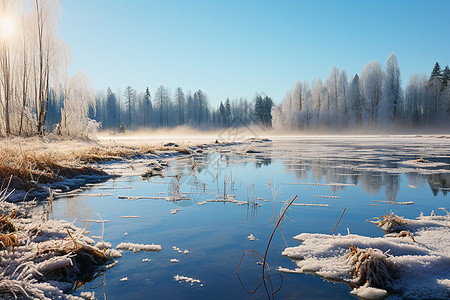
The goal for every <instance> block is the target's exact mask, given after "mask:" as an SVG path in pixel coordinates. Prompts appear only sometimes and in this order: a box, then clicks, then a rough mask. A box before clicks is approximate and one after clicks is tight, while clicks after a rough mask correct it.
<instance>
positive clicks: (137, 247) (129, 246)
mask: <svg viewBox="0 0 450 300" xmlns="http://www.w3.org/2000/svg"><path fill="white" fill-rule="evenodd" d="M116 249H118V250H131V251H133V253H136V252H139V251H150V252H157V251H161V245H155V244H151V245H146V244H135V243H120V244H119V245H117V247H116Z"/></svg>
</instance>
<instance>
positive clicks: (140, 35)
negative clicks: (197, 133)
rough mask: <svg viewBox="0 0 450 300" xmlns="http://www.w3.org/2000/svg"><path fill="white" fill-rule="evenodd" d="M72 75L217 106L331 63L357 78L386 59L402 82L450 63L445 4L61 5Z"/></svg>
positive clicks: (234, 0)
mask: <svg viewBox="0 0 450 300" xmlns="http://www.w3.org/2000/svg"><path fill="white" fill-rule="evenodd" d="M62 6H63V10H62V15H61V20H60V37H61V38H62V39H63V40H64V41H65V42H66V43H68V44H69V45H70V46H71V48H72V64H71V67H70V73H71V74H74V73H75V72H76V71H78V70H80V69H81V70H83V71H84V72H86V73H87V74H88V75H89V76H90V79H91V84H92V87H93V88H94V89H96V90H106V88H107V87H108V86H110V87H111V88H112V89H113V90H114V91H118V90H120V91H123V90H124V89H125V87H126V86H127V85H131V86H132V87H133V88H135V89H136V90H137V91H144V90H145V88H146V87H147V86H148V87H149V88H150V91H151V92H152V93H153V92H154V91H155V90H156V88H157V87H158V86H159V85H164V86H166V87H168V88H170V89H171V90H172V91H174V90H175V89H176V88H177V87H179V86H180V87H182V88H183V89H184V91H185V92H187V91H189V90H190V91H192V92H194V91H196V90H198V89H202V91H204V92H205V93H206V94H207V95H208V96H209V99H210V102H211V104H213V105H217V103H219V102H220V101H222V100H225V99H226V98H227V97H229V98H230V99H234V98H240V97H246V98H248V99H249V100H251V99H253V97H254V96H255V94H256V93H258V92H264V93H266V94H267V95H269V96H271V97H272V98H273V99H274V100H275V101H276V102H278V103H279V102H281V100H283V98H284V96H285V94H286V92H287V91H288V90H290V89H292V88H293V87H294V85H295V82H296V81H297V80H302V81H304V80H306V81H311V80H314V79H317V78H319V77H320V78H322V80H325V79H326V78H327V77H328V75H329V73H330V70H331V68H332V66H333V65H336V66H337V67H338V68H339V69H345V70H346V71H347V73H348V74H349V75H350V74H354V73H359V72H360V71H361V69H362V68H363V67H364V65H365V64H366V63H368V62H370V61H373V60H377V61H379V62H380V63H381V64H382V66H383V67H384V63H385V61H386V59H387V58H388V56H389V54H390V53H392V52H395V53H396V54H397V57H398V61H399V65H400V69H401V72H402V80H403V82H404V83H406V82H407V80H408V77H409V76H410V75H411V74H412V73H414V72H418V73H420V74H426V75H427V76H428V75H429V73H430V72H431V69H432V68H433V66H434V63H435V62H436V61H439V62H440V64H441V65H442V66H445V65H447V64H450V39H449V36H450V17H449V15H450V1H446V0H441V1H436V0H431V1H425V0H424V1H415V0H409V1H406V0H405V1H400V0H398V1H395V0H390V1H384V0H378V1H362V0H359V1H357V0H354V1H313V0H310V1H299V0H298V1H288V0H282V1H267V0H240V1H238V0H209V1H206V0H165V1H164V0H162V1H137V0H129V1H125V0H122V1H121V0H94V1H93V0H62Z"/></svg>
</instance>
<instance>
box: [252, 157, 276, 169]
mask: <svg viewBox="0 0 450 300" xmlns="http://www.w3.org/2000/svg"><path fill="white" fill-rule="evenodd" d="M271 163H272V158H271V157H270V156H261V155H257V156H255V166H256V167H257V168H261V166H265V167H267V166H269V165H270V164H271Z"/></svg>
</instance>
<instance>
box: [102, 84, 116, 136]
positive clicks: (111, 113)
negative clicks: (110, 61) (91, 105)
mask: <svg viewBox="0 0 450 300" xmlns="http://www.w3.org/2000/svg"><path fill="white" fill-rule="evenodd" d="M118 126H119V107H118V103H117V99H116V96H115V95H114V93H113V92H112V91H111V88H109V87H108V90H107V92H106V118H105V120H104V121H103V127H104V128H112V127H118Z"/></svg>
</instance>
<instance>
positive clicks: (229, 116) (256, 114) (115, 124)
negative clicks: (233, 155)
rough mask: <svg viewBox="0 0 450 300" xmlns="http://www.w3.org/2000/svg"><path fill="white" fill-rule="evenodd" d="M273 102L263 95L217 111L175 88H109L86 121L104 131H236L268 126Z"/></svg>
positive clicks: (205, 98)
mask: <svg viewBox="0 0 450 300" xmlns="http://www.w3.org/2000/svg"><path fill="white" fill-rule="evenodd" d="M272 106H273V100H272V99H271V98H270V97H269V96H267V95H265V94H264V93H260V94H257V95H256V96H255V98H254V99H253V100H252V101H249V100H247V98H240V99H234V100H230V99H229V98H227V99H226V100H225V101H221V102H220V104H219V105H218V106H217V107H213V106H211V105H210V102H209V98H208V96H207V94H206V93H204V92H203V91H202V90H201V89H199V90H197V91H195V92H193V93H192V92H190V91H189V92H187V93H185V92H184V90H183V88H181V87H178V88H176V89H175V91H174V92H173V93H172V92H171V90H170V89H169V88H167V87H164V86H162V85H161V86H159V87H158V88H157V89H156V91H155V92H153V93H152V92H151V91H150V90H149V88H148V87H147V88H146V89H145V90H144V91H143V92H138V91H136V90H135V89H134V88H132V87H131V86H127V87H126V89H125V91H124V92H123V93H120V92H116V93H114V92H113V91H112V90H111V88H109V87H108V89H107V91H106V94H105V93H98V94H97V96H96V105H95V107H96V109H95V110H93V109H91V111H90V114H89V117H90V118H92V119H93V120H96V121H97V122H99V123H101V124H102V127H103V129H109V130H117V129H119V128H120V125H121V124H123V126H122V128H123V127H125V128H127V129H132V130H136V129H144V128H171V127H175V126H183V125H187V126H190V127H193V128H198V129H208V128H223V127H229V126H232V127H239V126H246V125H250V124H255V123H257V124H261V125H263V126H271V109H272Z"/></svg>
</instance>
